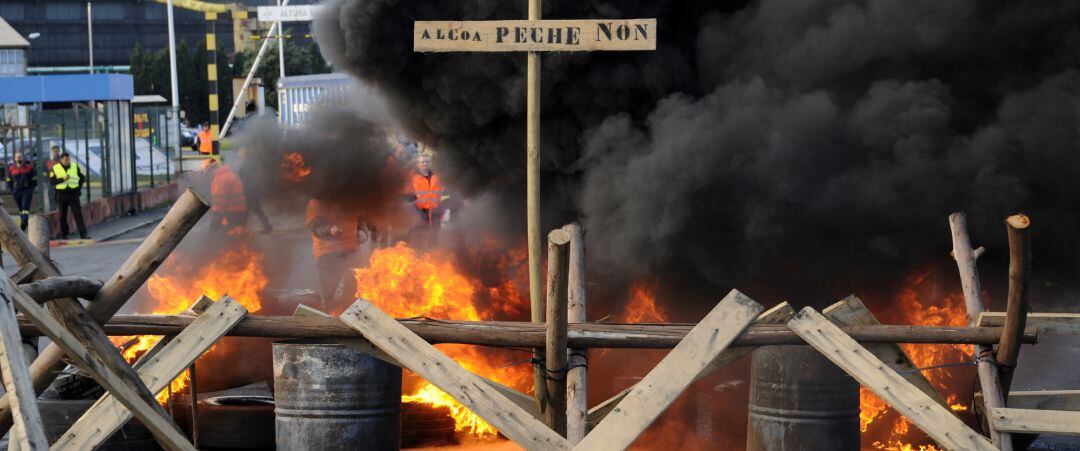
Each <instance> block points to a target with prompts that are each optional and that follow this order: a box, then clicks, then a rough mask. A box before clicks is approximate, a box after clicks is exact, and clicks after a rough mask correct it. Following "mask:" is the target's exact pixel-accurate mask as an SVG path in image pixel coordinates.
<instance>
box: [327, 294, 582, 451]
mask: <svg viewBox="0 0 1080 451" xmlns="http://www.w3.org/2000/svg"><path fill="white" fill-rule="evenodd" d="M340 318H341V321H343V322H345V323H346V324H348V325H349V326H351V327H353V328H355V329H356V330H357V331H359V332H360V333H362V334H363V335H364V337H365V338H367V339H368V340H369V341H371V342H372V343H373V344H375V346H378V347H379V349H382V350H383V351H384V352H386V353H387V354H389V355H390V356H392V357H393V358H394V359H395V360H397V361H398V362H401V363H402V364H403V365H405V367H406V368H408V369H410V370H412V371H413V372H415V373H416V374H418V375H420V376H421V377H423V378H424V379H426V380H427V381H428V382H430V383H431V384H433V385H435V386H436V387H438V388H439V389H441V390H442V391H444V392H446V394H448V395H450V396H451V397H452V398H454V399H455V400H457V401H458V402H459V403H461V404H462V405H463V406H465V408H467V409H469V410H471V411H473V412H474V413H476V414H477V415H479V416H480V417H481V418H483V419H484V420H485V421H487V422H488V423H490V424H491V425H492V426H494V427H495V428H496V429H498V430H499V432H501V433H502V434H503V435H505V436H506V437H508V438H509V439H510V440H513V441H514V442H515V443H517V444H518V445H521V446H523V447H525V448H526V449H530V450H532V449H537V450H557V449H566V448H567V447H568V444H567V442H566V439H564V438H563V437H562V436H560V435H559V434H556V433H555V431H552V430H551V429H549V428H548V427H547V425H545V424H544V423H542V422H540V421H537V420H536V419H535V418H533V417H532V415H530V414H529V413H528V412H526V411H525V410H523V409H521V408H520V407H518V406H517V405H515V404H514V403H513V402H511V401H510V400H508V399H506V397H504V396H503V395H501V394H499V393H498V392H497V391H495V390H493V389H492V388H491V387H489V386H488V385H487V384H485V383H484V382H483V381H481V380H480V379H479V378H477V377H476V376H474V375H473V374H472V373H470V372H468V371H467V370H465V369H464V368H462V367H461V365H459V364H458V363H457V362H455V361H453V360H451V359H450V358H449V357H447V356H446V355H445V354H443V353H441V352H439V350H437V349H435V347H434V346H432V345H430V344H428V343H427V342H425V341H424V340H423V339H421V338H420V337H418V336H416V334H414V333H412V332H410V331H409V330H408V329H406V328H405V327H404V326H402V325H401V324H400V323H398V322H397V321H395V320H394V319H393V318H391V317H390V316H388V315H387V314H385V313H383V312H382V311H381V310H379V309H378V308H377V307H375V306H374V305H372V304H371V303H370V302H368V301H366V300H364V299H358V300H357V301H356V302H355V303H353V305H352V306H350V307H349V308H348V309H347V310H345V312H344V313H342V314H341V317H340Z"/></svg>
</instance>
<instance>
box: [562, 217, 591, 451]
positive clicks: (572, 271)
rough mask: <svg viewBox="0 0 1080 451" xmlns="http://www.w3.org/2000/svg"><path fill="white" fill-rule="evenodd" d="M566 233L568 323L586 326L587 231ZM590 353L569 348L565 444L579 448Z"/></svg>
mask: <svg viewBox="0 0 1080 451" xmlns="http://www.w3.org/2000/svg"><path fill="white" fill-rule="evenodd" d="M563 230H565V231H566V233H568V234H569V235H570V256H569V258H568V264H567V266H568V268H567V271H566V282H567V296H566V310H567V316H566V320H567V322H572V323H584V322H586V321H587V318H586V315H585V231H584V229H582V228H581V226H579V225H577V224H569V225H566V226H564V227H563ZM588 356H589V350H588V349H586V348H570V349H569V350H568V351H567V359H566V365H567V367H568V368H569V370H568V371H567V372H566V440H567V441H568V442H570V445H571V446H573V445H577V444H578V442H580V441H581V440H582V439H584V438H585V434H586V432H587V427H588V424H587V423H588V416H589V375H588V371H589V368H588V366H589V357H588Z"/></svg>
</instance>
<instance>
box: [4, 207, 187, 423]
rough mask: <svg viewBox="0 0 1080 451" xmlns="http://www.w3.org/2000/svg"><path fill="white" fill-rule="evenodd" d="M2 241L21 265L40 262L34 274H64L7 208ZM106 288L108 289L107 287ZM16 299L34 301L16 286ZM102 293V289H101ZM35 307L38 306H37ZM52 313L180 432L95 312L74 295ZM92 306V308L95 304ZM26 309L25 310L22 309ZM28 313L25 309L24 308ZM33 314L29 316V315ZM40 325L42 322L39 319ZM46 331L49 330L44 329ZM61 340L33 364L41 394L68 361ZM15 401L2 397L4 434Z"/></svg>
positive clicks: (118, 379) (39, 276)
mask: <svg viewBox="0 0 1080 451" xmlns="http://www.w3.org/2000/svg"><path fill="white" fill-rule="evenodd" d="M0 242H2V243H3V245H4V247H5V248H6V249H8V251H9V252H10V253H11V255H12V257H13V258H15V260H16V261H17V262H19V264H20V265H21V264H26V263H33V264H34V265H37V267H38V270H37V271H36V272H35V273H34V277H35V278H37V279H42V278H46V277H56V276H60V275H61V274H60V271H59V270H58V269H57V268H56V266H55V265H54V264H53V262H52V261H50V260H49V259H47V258H45V256H43V255H42V254H41V252H38V250H37V249H35V248H34V247H33V245H31V244H30V241H29V240H28V239H27V237H26V235H25V234H24V233H22V231H20V230H19V228H18V226H16V225H15V222H14V220H12V218H11V216H10V215H8V213H7V211H2V212H0ZM103 289H104V288H103ZM15 292H16V294H17V295H16V300H18V299H19V298H21V297H25V298H26V299H27V300H32V299H31V298H30V297H28V296H26V295H25V293H23V292H22V290H20V289H18V288H17V287H16V288H15ZM99 295H100V292H99ZM35 307H37V306H36V305H35ZM46 307H47V308H48V312H49V313H50V314H48V315H46V316H47V317H48V319H50V320H52V322H53V323H56V324H59V325H60V327H61V328H62V329H63V330H64V331H65V332H66V333H67V334H68V335H69V336H71V337H72V338H74V340H75V342H77V343H79V344H80V345H81V346H82V349H85V350H87V352H89V353H90V355H91V356H92V357H94V358H93V359H92V360H93V361H95V362H98V363H100V364H102V365H104V367H105V368H108V369H109V372H110V374H111V375H114V376H116V382H119V383H121V384H123V386H124V387H126V388H127V389H128V390H129V391H131V392H133V393H135V394H136V395H137V396H138V397H139V398H140V399H142V400H143V403H142V404H143V406H144V407H148V408H150V409H151V410H153V411H154V412H156V413H157V415H156V416H157V417H158V418H157V419H159V420H161V421H163V422H165V423H167V424H169V425H170V427H169V428H167V429H168V430H172V431H176V432H177V434H179V431H178V427H177V426H176V425H175V424H174V423H173V422H172V418H171V417H169V416H168V414H166V413H165V410H164V409H163V408H162V407H161V406H160V405H158V403H157V402H156V401H155V400H154V395H153V394H152V393H150V391H149V390H147V388H146V386H144V385H143V384H142V382H141V381H140V380H139V376H138V375H137V374H136V373H135V370H133V369H132V368H131V366H130V365H129V364H128V363H127V361H125V360H124V357H123V356H122V355H120V352H119V351H118V350H117V349H116V347H114V346H113V344H112V342H110V341H109V338H108V337H107V336H106V335H105V331H104V330H102V328H101V325H100V324H99V323H98V322H95V321H94V320H93V319H92V316H91V314H90V313H89V312H88V311H87V308H86V307H83V305H82V304H81V303H80V302H79V301H78V300H77V299H72V298H61V299H57V300H54V301H53V302H50V303H48V304H46ZM91 308H92V307H91ZM20 310H21V311H22V309H21V308H20ZM23 312H24V313H25V311H23ZM27 316H29V315H27ZM35 322H36V323H37V324H38V325H39V326H40V324H41V323H40V322H38V321H35ZM43 332H46V334H48V333H49V331H47V330H46V331H43ZM56 345H57V343H55V340H54V343H52V344H50V345H49V346H48V347H46V348H45V350H44V351H43V352H42V353H41V355H39V356H38V358H37V359H36V360H35V361H34V363H33V364H31V365H30V377H31V379H32V380H33V383H34V390H35V392H37V393H41V392H42V391H44V390H45V388H46V387H47V386H48V385H49V384H50V383H51V382H52V381H53V380H54V379H56V375H57V374H59V372H60V371H61V370H62V369H63V367H64V365H65V363H64V362H63V357H64V352H63V351H62V350H61V348H59V347H57V346H56ZM11 414H12V412H11V400H10V399H9V397H8V396H7V394H5V395H4V397H3V398H0V430H2V431H0V433H2V432H3V431H7V429H8V428H10V427H11V424H12V423H11V420H12V418H11ZM151 431H152V432H155V437H156V438H158V440H159V441H163V442H165V443H169V442H171V441H172V440H171V439H170V438H169V437H167V436H164V435H160V433H161V431H162V430H161V429H159V430H157V431H155V430H154V429H153V428H151Z"/></svg>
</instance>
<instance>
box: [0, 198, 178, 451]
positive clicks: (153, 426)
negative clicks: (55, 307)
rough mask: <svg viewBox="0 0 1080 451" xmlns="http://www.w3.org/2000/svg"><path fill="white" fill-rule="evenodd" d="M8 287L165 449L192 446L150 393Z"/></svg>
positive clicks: (23, 309) (20, 304)
mask: <svg viewBox="0 0 1080 451" xmlns="http://www.w3.org/2000/svg"><path fill="white" fill-rule="evenodd" d="M0 216H6V213H4V214H0ZM0 283H8V282H7V281H6V280H5V281H0ZM11 291H12V293H13V294H14V296H13V298H14V301H15V306H16V307H18V309H19V311H21V312H22V313H23V315H25V316H26V317H27V318H29V319H30V320H31V321H33V322H34V324H37V326H38V327H40V328H41V329H42V330H43V331H44V332H45V333H46V334H47V335H48V336H49V338H51V339H52V340H53V343H54V344H55V345H56V346H57V347H58V348H59V349H63V352H64V353H65V354H66V355H67V357H68V358H70V359H71V360H72V361H73V362H74V363H75V364H76V365H78V366H79V367H80V368H82V369H83V370H84V371H86V372H87V374H89V375H90V376H91V377H93V378H94V380H95V381H97V383H99V384H101V386H102V387H105V389H106V390H108V391H109V393H112V394H113V396H116V398H117V399H118V400H120V402H121V403H122V404H123V405H124V407H127V408H128V410H130V411H131V412H132V413H133V414H134V415H135V417H136V418H138V419H139V421H140V422H141V423H143V424H144V425H145V426H146V427H147V428H148V429H150V432H151V433H152V434H154V438H156V439H157V440H158V443H160V444H161V446H163V447H164V448H165V449H168V450H191V451H194V450H195V448H194V447H193V446H191V443H189V442H188V441H187V438H186V437H184V435H183V434H181V433H180V430H179V429H178V428H177V427H176V424H175V423H173V422H172V421H171V420H172V419H171V418H169V417H168V416H166V415H165V411H164V409H162V408H161V406H160V405H158V403H157V401H156V400H154V398H153V395H150V401H149V402H147V400H146V399H145V398H144V397H143V396H142V394H141V393H139V391H138V390H136V389H133V388H132V387H131V385H132V384H131V383H130V381H128V380H127V379H126V377H125V376H122V375H121V374H119V373H118V372H117V371H116V370H114V369H113V368H112V367H111V366H110V365H109V364H107V363H106V362H105V361H103V360H102V359H101V358H100V357H99V356H98V354H95V353H93V352H91V351H90V349H88V348H87V347H86V345H85V344H84V343H83V342H80V341H79V339H78V338H77V337H76V336H75V335H73V334H72V333H70V332H69V331H68V329H66V328H65V327H64V326H63V325H62V324H60V323H59V322H58V321H57V320H56V319H53V317H52V315H50V314H49V312H47V311H45V309H44V308H42V307H41V306H39V305H37V303H36V302H34V300H33V299H30V297H29V296H26V294H25V293H23V292H22V291H21V290H19V289H18V288H17V287H14V286H11ZM116 355H117V356H118V357H119V356H120V354H119V353H116ZM121 358H122V357H121ZM125 366H126V364H125ZM127 369H128V370H131V372H134V370H132V369H131V367H130V366H127ZM136 377H138V376H136ZM136 386H137V387H139V388H141V389H142V390H141V391H145V392H146V393H150V391H149V390H148V389H147V388H146V386H145V385H143V383H142V380H141V379H137V384H136Z"/></svg>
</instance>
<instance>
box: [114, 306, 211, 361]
mask: <svg viewBox="0 0 1080 451" xmlns="http://www.w3.org/2000/svg"><path fill="white" fill-rule="evenodd" d="M211 305H214V300H213V299H210V298H209V297H208V296H206V295H202V296H199V299H197V300H196V301H195V303H194V304H191V307H188V309H187V310H184V312H183V314H184V315H191V316H198V315H201V314H203V312H205V311H206V309H208V308H210V306H211ZM188 327H190V326H188ZM181 333H183V331H181ZM172 340H173V337H171V336H162V337H161V339H160V340H158V342H157V343H154V346H152V347H151V348H150V349H149V350H148V351H146V352H144V353H143V355H142V357H139V360H138V361H136V362H135V364H134V365H132V366H131V367H132V368H135V371H138V370H139V369H141V368H142V367H143V366H145V365H146V362H149V361H150V359H151V358H152V357H154V356H155V355H157V354H158V353H159V352H161V350H162V349H164V348H165V346H166V345H168V344H169V342H170V341H172Z"/></svg>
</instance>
